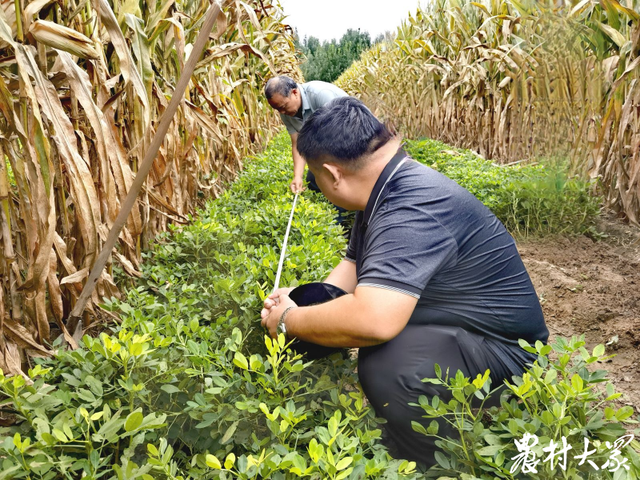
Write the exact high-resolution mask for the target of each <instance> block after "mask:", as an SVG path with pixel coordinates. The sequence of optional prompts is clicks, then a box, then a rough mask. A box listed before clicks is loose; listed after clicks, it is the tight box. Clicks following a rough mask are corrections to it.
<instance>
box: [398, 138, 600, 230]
mask: <svg viewBox="0 0 640 480" xmlns="http://www.w3.org/2000/svg"><path fill="white" fill-rule="evenodd" d="M407 151H408V153H409V154H410V155H411V156H412V157H413V158H415V159H416V160H418V161H420V162H422V163H424V164H426V165H428V166H430V167H431V168H434V169H435V170H438V171H439V172H441V173H443V174H444V175H446V176H447V177H449V178H451V179H452V180H454V181H456V182H457V183H458V184H459V185H461V186H463V187H464V188H466V189H467V190H469V191H470V192H471V193H472V194H474V195H475V196H476V197H477V198H478V199H479V200H480V201H481V202H482V203H484V204H485V205H486V206H487V207H488V208H489V209H490V210H491V211H492V212H493V213H494V214H495V215H496V216H497V217H498V218H499V219H500V220H501V221H502V222H503V223H504V224H505V226H506V227H507V229H508V230H509V231H510V232H511V233H512V234H514V235H516V234H517V235H525V236H526V235H548V234H570V235H571V234H584V233H587V234H591V235H597V232H596V230H595V219H596V217H597V215H598V213H599V211H600V207H599V205H600V199H599V198H598V197H595V196H593V195H592V194H591V192H590V191H591V190H592V189H591V188H590V184H589V183H587V182H585V181H582V180H580V179H578V178H568V177H567V174H566V173H565V171H566V169H563V168H562V165H556V166H549V167H547V166H544V165H511V166H498V165H495V164H493V163H492V162H490V161H488V160H485V159H483V158H481V157H478V156H477V155H475V154H474V153H472V152H470V151H469V150H462V149H452V148H451V147H449V146H448V145H446V144H444V143H441V142H437V141H434V140H421V141H408V142H407Z"/></svg>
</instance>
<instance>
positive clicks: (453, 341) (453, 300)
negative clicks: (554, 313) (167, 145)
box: [262, 97, 548, 465]
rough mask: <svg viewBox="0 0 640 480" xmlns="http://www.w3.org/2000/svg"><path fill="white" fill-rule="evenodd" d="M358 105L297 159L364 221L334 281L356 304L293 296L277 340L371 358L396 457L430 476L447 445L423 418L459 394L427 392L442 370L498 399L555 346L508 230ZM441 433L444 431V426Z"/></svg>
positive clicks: (304, 138) (272, 315) (361, 369)
mask: <svg viewBox="0 0 640 480" xmlns="http://www.w3.org/2000/svg"><path fill="white" fill-rule="evenodd" d="M400 143H401V141H400V139H399V138H397V137H395V136H393V135H392V134H391V133H390V132H389V130H388V129H387V128H386V127H385V126H384V125H383V124H382V123H380V122H379V121H378V120H377V119H376V118H375V117H374V116H373V115H372V114H371V112H370V111H369V110H367V108H366V107H364V105H363V104H362V103H361V102H359V101H358V100H356V99H354V98H351V97H345V98H339V99H336V100H333V101H332V102H331V103H329V104H328V105H326V106H325V107H323V108H321V109H320V110H318V111H317V112H316V113H315V114H314V115H313V116H312V117H311V118H310V119H309V120H308V121H307V122H306V123H305V125H304V127H303V128H302V130H301V132H300V136H299V138H298V151H299V152H300V154H301V155H302V156H303V157H304V158H305V160H306V161H307V163H308V165H309V168H310V169H311V171H312V172H313V173H314V175H315V177H316V182H317V184H318V186H319V187H320V189H321V190H322V193H324V195H325V196H326V197H327V198H328V199H329V201H331V202H332V203H334V204H336V205H339V206H341V207H344V208H346V209H349V210H356V211H358V213H357V214H356V220H355V224H354V227H353V231H352V235H351V240H350V243H349V248H348V250H347V254H346V257H345V259H344V260H343V261H342V262H341V263H340V264H339V265H338V266H337V267H336V268H335V269H334V270H333V271H332V273H331V274H330V275H329V277H328V278H327V279H326V282H327V283H331V284H333V285H336V286H338V287H340V288H342V289H344V290H345V291H347V292H348V294H347V295H344V296H342V297H339V298H337V299H335V300H332V301H330V302H327V303H324V304H321V305H315V306H311V307H297V306H296V305H295V303H293V301H292V300H291V299H290V298H289V297H288V295H287V294H288V293H289V292H290V290H291V289H280V290H278V291H276V292H275V293H274V294H273V295H271V296H270V297H269V298H268V299H267V300H265V308H264V309H263V310H262V318H263V320H262V323H263V325H265V326H266V327H267V328H268V329H269V332H270V333H271V335H275V334H276V332H277V331H278V325H280V329H282V327H284V328H285V329H286V332H287V334H288V336H289V337H291V338H293V337H297V338H299V339H300V340H305V341H307V342H312V343H316V344H319V345H325V346H335V347H361V348H360V352H359V358H358V375H359V377H360V381H361V384H362V387H363V389H364V392H365V394H366V395H367V397H368V399H369V401H370V402H371V404H372V405H373V407H374V408H375V411H376V413H377V414H378V415H380V416H381V417H383V418H385V419H386V420H387V421H388V423H387V425H386V430H387V433H388V435H389V437H390V439H391V440H392V441H393V443H395V446H396V448H397V453H398V454H399V455H400V456H401V457H404V458H408V459H411V460H416V461H419V462H421V463H423V464H426V465H429V464H432V463H433V461H434V460H433V452H434V450H435V448H436V447H435V445H434V439H433V438H432V437H427V436H424V435H421V434H419V433H417V432H415V431H413V429H412V427H411V422H412V421H417V422H421V423H423V424H426V423H427V422H428V421H427V420H425V419H423V418H422V416H421V415H422V414H423V411H422V409H420V408H417V407H411V406H409V405H408V404H409V403H410V402H416V401H417V399H418V397H419V396H420V395H427V396H428V397H431V396H433V395H444V396H446V395H447V392H446V391H445V390H442V389H441V388H440V387H438V386H435V385H432V384H429V383H423V382H422V381H421V380H422V379H423V378H426V377H435V371H434V365H435V364H436V363H437V364H439V365H440V367H441V368H442V370H443V371H446V370H447V369H449V371H450V373H451V374H452V375H454V374H455V372H456V371H457V370H458V369H459V370H461V371H462V372H463V373H464V374H465V375H467V376H471V377H475V376H476V375H477V374H479V373H484V372H485V370H486V369H487V368H488V369H490V370H491V378H492V382H493V385H494V386H497V385H499V384H500V383H502V381H503V380H504V379H510V378H511V376H512V375H519V374H521V373H522V371H523V367H524V366H525V365H526V364H527V363H529V362H532V361H533V360H534V359H535V357H533V356H532V355H530V354H528V353H526V352H524V351H523V350H522V349H521V348H520V347H519V346H518V339H519V338H523V339H525V340H527V341H528V342H529V343H534V342H535V341H536V340H541V341H543V342H546V340H547V337H548V330H547V328H546V326H545V323H544V319H543V316H542V310H541V308H540V303H539V301H538V297H537V295H536V293H535V291H534V288H533V285H532V283H531V280H530V278H529V275H528V274H527V272H526V270H525V267H524V265H523V263H522V260H521V258H520V256H519V254H518V251H517V250H516V246H515V243H514V241H513V238H512V237H511V236H510V235H509V233H508V232H507V231H506V229H505V228H504V226H503V225H502V223H501V222H500V221H499V220H498V219H497V218H496V217H495V215H493V214H492V213H491V211H489V210H488V209H487V208H486V207H485V206H484V205H483V204H482V203H481V202H480V201H478V200H477V199H476V198H475V197H474V196H473V195H471V194H470V193H469V192H468V191H467V190H465V189H464V188H462V187H460V186H459V185H458V184H456V183H455V182H453V181H452V180H450V179H448V178H446V177H445V176H443V175H441V174H440V173H438V172H436V171H434V170H432V169H430V168H428V167H426V166H424V165H421V164H419V163H418V162H415V161H414V160H412V159H411V158H409V157H407V155H406V153H405V152H404V151H403V150H402V149H401V148H400ZM441 423H442V424H443V423H444V422H441Z"/></svg>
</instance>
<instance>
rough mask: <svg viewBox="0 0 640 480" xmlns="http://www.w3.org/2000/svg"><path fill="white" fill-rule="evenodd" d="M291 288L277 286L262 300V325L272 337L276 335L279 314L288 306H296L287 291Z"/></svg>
mask: <svg viewBox="0 0 640 480" xmlns="http://www.w3.org/2000/svg"><path fill="white" fill-rule="evenodd" d="M291 290H293V288H279V289H278V290H276V291H275V292H273V293H272V294H271V295H269V296H268V297H267V298H266V299H265V301H264V308H263V309H262V311H261V312H260V317H262V326H263V327H265V328H266V329H267V330H268V331H269V335H270V336H271V337H272V338H276V337H277V336H278V332H277V328H278V322H279V321H280V316H281V315H282V313H283V312H284V311H285V309H287V308H288V307H296V306H297V305H296V303H295V302H294V301H293V300H291V299H290V298H289V292H291Z"/></svg>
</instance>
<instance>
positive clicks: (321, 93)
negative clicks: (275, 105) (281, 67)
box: [280, 80, 347, 135]
mask: <svg viewBox="0 0 640 480" xmlns="http://www.w3.org/2000/svg"><path fill="white" fill-rule="evenodd" d="M298 89H299V90H300V95H301V97H302V109H301V111H299V112H298V114H302V117H299V116H297V115H296V116H294V117H290V116H289V115H282V114H280V118H281V119H282V123H284V125H285V127H287V132H289V135H291V134H294V133H298V132H299V131H300V129H301V128H302V125H304V122H306V121H307V119H308V118H309V117H310V116H311V115H312V114H313V112H315V111H316V110H318V109H319V108H320V107H322V106H324V105H326V104H327V103H329V102H330V101H331V100H333V99H334V98H338V97H346V96H347V94H346V93H345V92H344V91H343V90H342V89H340V88H338V87H336V86H335V85H333V84H331V83H327V82H321V81H319V80H314V81H312V82H308V83H301V84H298Z"/></svg>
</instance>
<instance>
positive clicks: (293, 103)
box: [269, 88, 302, 117]
mask: <svg viewBox="0 0 640 480" xmlns="http://www.w3.org/2000/svg"><path fill="white" fill-rule="evenodd" d="M269 105H271V106H272V107H273V108H274V109H276V110H277V111H278V113H280V114H282V115H288V116H289V117H293V116H294V115H295V114H296V113H298V110H300V107H301V106H302V98H301V97H300V91H299V90H298V89H297V88H294V89H293V90H291V94H290V95H289V96H288V97H283V96H282V95H280V94H279V93H276V94H274V95H273V96H272V97H271V98H270V99H269Z"/></svg>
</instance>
